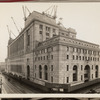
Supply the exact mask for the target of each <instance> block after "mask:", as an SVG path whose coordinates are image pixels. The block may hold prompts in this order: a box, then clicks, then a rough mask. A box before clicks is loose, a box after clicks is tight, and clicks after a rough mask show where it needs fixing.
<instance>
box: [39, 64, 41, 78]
mask: <svg viewBox="0 0 100 100" xmlns="http://www.w3.org/2000/svg"><path fill="white" fill-rule="evenodd" d="M39 78H42V66H41V65H39Z"/></svg>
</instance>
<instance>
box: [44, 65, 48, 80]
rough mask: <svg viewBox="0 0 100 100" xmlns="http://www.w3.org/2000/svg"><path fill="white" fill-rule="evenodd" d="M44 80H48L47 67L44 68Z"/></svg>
mask: <svg viewBox="0 0 100 100" xmlns="http://www.w3.org/2000/svg"><path fill="white" fill-rule="evenodd" d="M44 79H45V80H48V67H47V65H45V66H44Z"/></svg>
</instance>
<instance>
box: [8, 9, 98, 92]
mask: <svg viewBox="0 0 100 100" xmlns="http://www.w3.org/2000/svg"><path fill="white" fill-rule="evenodd" d="M76 34H77V32H76V31H75V30H74V29H72V28H68V29H66V28H65V27H63V26H61V24H57V23H56V20H55V18H53V17H51V16H48V15H46V14H45V13H39V12H36V11H34V12H32V13H31V14H30V15H29V16H28V17H27V19H26V21H25V27H24V29H23V30H22V31H21V33H20V34H19V35H18V36H17V37H16V38H15V39H14V40H13V39H9V43H8V57H7V73H11V74H13V75H16V76H18V77H21V78H24V79H27V80H29V81H31V82H33V83H35V84H38V85H40V86H41V87H42V86H43V87H46V88H48V89H50V90H57V91H58V90H59V91H64V92H70V91H73V90H76V89H79V88H82V87H85V86H88V85H91V84H94V83H97V82H99V78H100V67H99V65H100V61H99V60H100V49H99V45H97V44H94V43H89V42H86V41H83V40H79V39H77V38H76Z"/></svg>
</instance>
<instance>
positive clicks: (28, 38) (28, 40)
mask: <svg viewBox="0 0 100 100" xmlns="http://www.w3.org/2000/svg"><path fill="white" fill-rule="evenodd" d="M29 45H30V35H29V34H28V35H27V46H29Z"/></svg>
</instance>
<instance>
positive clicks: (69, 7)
mask: <svg viewBox="0 0 100 100" xmlns="http://www.w3.org/2000/svg"><path fill="white" fill-rule="evenodd" d="M23 5H24V6H27V8H28V9H29V10H30V12H33V11H38V12H40V13H42V12H43V11H45V10H47V9H48V8H49V7H50V6H52V5H57V6H58V7H57V20H59V18H63V20H62V23H63V25H64V26H65V27H66V28H69V27H71V28H74V29H75V30H76V32H77V36H76V38H78V39H81V40H84V41H88V42H91V43H95V44H99V45H100V2H97V3H96V2H84V3H82V2H80V3H79V2H77V3H75V2H74V3H68V2H67V3H61V2H60V3H59V2H58V3H40V2H38V3H36V2H35V3H34V2H31V3H29V2H26V3H25V2H21V3H1V4H0V62H3V61H5V58H7V44H8V40H9V33H8V30H7V25H8V26H9V29H10V30H11V31H12V32H13V33H14V34H15V35H16V36H17V35H18V34H19V33H18V31H17V29H16V27H15V25H14V23H13V21H12V19H11V17H13V19H14V21H15V23H16V25H17V27H18V29H19V30H20V31H21V28H23V27H24V15H23V10H22V6H23ZM26 14H27V15H28V12H27V11H26ZM11 37H12V38H15V37H14V35H11Z"/></svg>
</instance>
